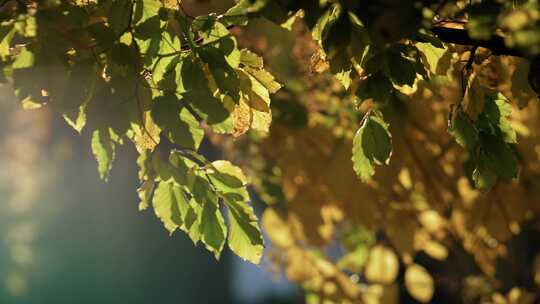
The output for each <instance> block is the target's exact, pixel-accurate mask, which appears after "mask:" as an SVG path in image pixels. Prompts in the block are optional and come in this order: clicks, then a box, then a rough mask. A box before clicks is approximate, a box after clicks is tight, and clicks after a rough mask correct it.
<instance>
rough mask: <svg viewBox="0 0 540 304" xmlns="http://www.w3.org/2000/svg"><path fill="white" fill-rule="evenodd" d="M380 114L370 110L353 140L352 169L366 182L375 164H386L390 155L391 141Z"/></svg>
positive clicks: (372, 172) (373, 171)
mask: <svg viewBox="0 0 540 304" xmlns="http://www.w3.org/2000/svg"><path fill="white" fill-rule="evenodd" d="M381 117H382V114H380V113H378V112H376V111H375V110H371V111H370V112H369V113H368V114H366V116H365V117H364V122H363V124H362V126H361V127H360V129H358V131H357V132H356V134H355V136H354V139H353V156H352V161H353V169H354V171H355V172H356V174H357V175H358V177H359V178H360V179H361V180H362V181H364V182H367V181H369V180H370V179H371V177H372V176H373V174H375V164H379V165H381V164H388V163H389V161H390V156H391V154H392V140H391V135H390V133H389V132H388V125H387V124H386V122H384V121H383V120H382V118H381Z"/></svg>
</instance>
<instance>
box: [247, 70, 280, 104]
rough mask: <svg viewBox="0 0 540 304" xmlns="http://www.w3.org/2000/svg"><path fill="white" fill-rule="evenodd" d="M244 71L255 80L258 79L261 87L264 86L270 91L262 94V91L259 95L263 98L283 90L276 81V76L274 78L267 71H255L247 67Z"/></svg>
mask: <svg viewBox="0 0 540 304" xmlns="http://www.w3.org/2000/svg"><path fill="white" fill-rule="evenodd" d="M244 70H245V71H246V72H248V73H249V74H250V75H251V76H253V77H254V78H255V79H257V81H258V82H259V83H260V84H261V85H263V86H264V87H265V88H266V90H267V91H268V92H267V93H262V91H260V92H261V93H260V94H259V95H261V97H264V96H266V95H268V93H271V94H273V93H276V92H277V91H278V90H279V89H281V84H280V83H279V82H277V81H275V79H274V76H272V74H270V73H269V72H268V71H266V70H265V69H262V68H261V69H254V68H249V67H246V68H245V69H244Z"/></svg>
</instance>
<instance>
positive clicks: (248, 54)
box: [240, 49, 264, 69]
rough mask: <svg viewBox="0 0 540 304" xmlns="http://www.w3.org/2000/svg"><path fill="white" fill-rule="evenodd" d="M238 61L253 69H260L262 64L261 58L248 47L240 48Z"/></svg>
mask: <svg viewBox="0 0 540 304" xmlns="http://www.w3.org/2000/svg"><path fill="white" fill-rule="evenodd" d="M240 63H242V64H243V65H244V66H247V67H251V68H255V69H262V68H263V66H264V63H263V59H262V58H261V57H259V55H257V54H255V53H253V52H252V51H250V50H248V49H242V50H240Z"/></svg>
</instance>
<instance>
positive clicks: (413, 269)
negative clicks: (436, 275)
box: [405, 264, 435, 303]
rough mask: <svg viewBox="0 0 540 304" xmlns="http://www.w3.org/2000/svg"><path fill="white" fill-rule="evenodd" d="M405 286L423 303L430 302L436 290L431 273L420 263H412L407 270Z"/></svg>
mask: <svg viewBox="0 0 540 304" xmlns="http://www.w3.org/2000/svg"><path fill="white" fill-rule="evenodd" d="M405 287H406V288H407V291H408V292H409V294H410V295H411V296H412V297H413V298H414V299H415V300H417V301H419V302H422V303H427V302H429V301H430V300H431V298H432V297H433V292H434V291H435V287H434V284H433V279H432V278H431V275H430V274H429V273H428V272H427V270H426V269H425V268H424V267H422V266H420V265H418V264H412V265H410V266H408V267H407V270H405Z"/></svg>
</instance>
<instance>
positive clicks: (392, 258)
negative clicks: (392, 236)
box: [365, 245, 399, 284]
mask: <svg viewBox="0 0 540 304" xmlns="http://www.w3.org/2000/svg"><path fill="white" fill-rule="evenodd" d="M398 270H399V261H398V258H397V256H396V254H395V253H394V251H392V249H390V248H388V247H386V246H383V245H375V246H373V248H371V250H370V252H369V257H368V261H367V263H366V269H365V275H366V278H367V279H368V281H370V282H375V283H381V284H390V283H392V282H394V280H395V279H396V276H397V274H398Z"/></svg>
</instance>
